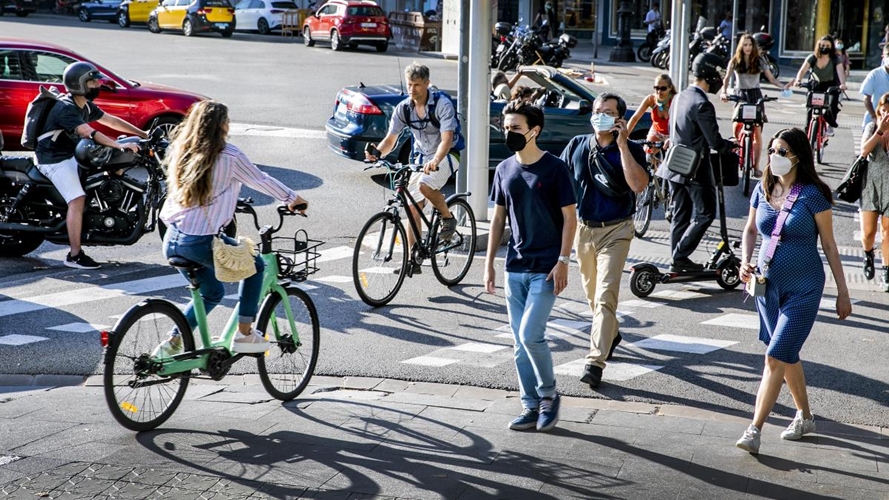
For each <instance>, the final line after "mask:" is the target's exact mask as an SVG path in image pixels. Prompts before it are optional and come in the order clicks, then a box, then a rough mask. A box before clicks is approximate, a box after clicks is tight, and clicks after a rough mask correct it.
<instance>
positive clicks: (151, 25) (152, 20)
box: [148, 16, 161, 33]
mask: <svg viewBox="0 0 889 500" xmlns="http://www.w3.org/2000/svg"><path fill="white" fill-rule="evenodd" d="M148 31H150V32H152V33H160V32H161V27H160V26H158V24H157V16H152V17H149V18H148Z"/></svg>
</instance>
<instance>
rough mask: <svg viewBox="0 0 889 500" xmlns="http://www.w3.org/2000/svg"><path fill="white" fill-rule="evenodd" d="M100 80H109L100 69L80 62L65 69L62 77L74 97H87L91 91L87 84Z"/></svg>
mask: <svg viewBox="0 0 889 500" xmlns="http://www.w3.org/2000/svg"><path fill="white" fill-rule="evenodd" d="M99 78H108V77H107V76H105V75H103V74H102V73H101V72H100V71H99V69H98V68H96V67H95V66H93V65H92V64H90V63H88V62H83V61H79V62H76V63H71V64H69V65H68V66H66V67H65V72H64V73H63V75H62V83H64V84H65V87H66V88H67V89H68V92H70V93H71V94H73V95H86V93H87V91H89V89H88V88H87V85H86V82H88V81H90V80H98V79H99Z"/></svg>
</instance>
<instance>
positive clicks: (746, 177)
mask: <svg viewBox="0 0 889 500" xmlns="http://www.w3.org/2000/svg"><path fill="white" fill-rule="evenodd" d="M752 173H753V136H752V135H751V134H747V135H746V136H745V137H744V171H743V172H742V174H743V175H742V178H741V182H742V183H743V184H744V188H743V189H744V196H750V175H751V174H752Z"/></svg>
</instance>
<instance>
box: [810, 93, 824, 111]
mask: <svg viewBox="0 0 889 500" xmlns="http://www.w3.org/2000/svg"><path fill="white" fill-rule="evenodd" d="M806 106H807V107H810V108H824V107H827V94H825V93H824V92H809V93H808V94H807V96H806Z"/></svg>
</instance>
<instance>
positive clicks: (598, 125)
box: [590, 113, 614, 133]
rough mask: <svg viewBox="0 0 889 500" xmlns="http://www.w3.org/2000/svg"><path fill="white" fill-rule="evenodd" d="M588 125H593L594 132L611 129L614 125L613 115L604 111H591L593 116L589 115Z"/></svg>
mask: <svg viewBox="0 0 889 500" xmlns="http://www.w3.org/2000/svg"><path fill="white" fill-rule="evenodd" d="M590 125H592V126H593V130H595V131H596V133H598V132H604V131H606V130H611V128H612V127H614V117H613V116H609V115H606V114H605V113H593V116H591V117H590Z"/></svg>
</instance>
